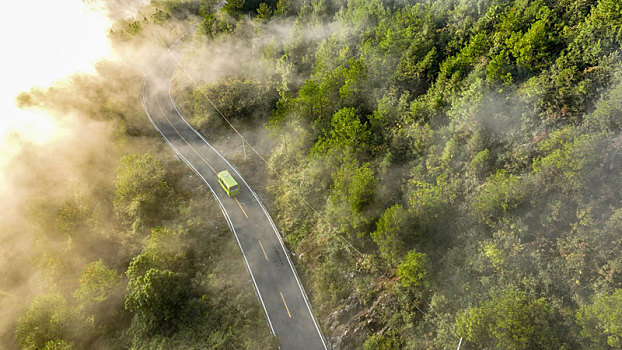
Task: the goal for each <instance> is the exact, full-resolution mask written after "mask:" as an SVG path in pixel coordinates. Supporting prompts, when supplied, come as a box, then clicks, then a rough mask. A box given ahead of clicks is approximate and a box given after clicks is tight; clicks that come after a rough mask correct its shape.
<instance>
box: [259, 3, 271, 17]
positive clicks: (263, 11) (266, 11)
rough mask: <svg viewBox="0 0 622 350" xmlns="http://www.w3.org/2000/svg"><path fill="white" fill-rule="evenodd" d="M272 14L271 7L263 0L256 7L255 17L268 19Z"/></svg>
mask: <svg viewBox="0 0 622 350" xmlns="http://www.w3.org/2000/svg"><path fill="white" fill-rule="evenodd" d="M272 14H273V11H272V9H271V8H270V7H269V6H268V5H267V4H266V3H265V2H262V3H261V4H259V7H258V8H257V19H260V20H268V19H270V17H272Z"/></svg>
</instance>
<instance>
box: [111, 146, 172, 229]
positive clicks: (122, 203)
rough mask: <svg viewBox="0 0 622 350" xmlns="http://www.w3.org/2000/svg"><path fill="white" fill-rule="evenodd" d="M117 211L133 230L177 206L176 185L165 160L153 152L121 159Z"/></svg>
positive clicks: (115, 198)
mask: <svg viewBox="0 0 622 350" xmlns="http://www.w3.org/2000/svg"><path fill="white" fill-rule="evenodd" d="M113 204H114V211H115V213H116V214H117V215H119V216H120V217H121V218H122V219H123V220H124V221H126V222H127V223H129V224H130V225H131V227H132V230H133V231H134V232H137V231H139V230H141V229H143V228H144V227H146V226H147V227H148V226H150V225H152V224H154V223H155V222H158V221H161V220H162V219H165V218H167V217H168V215H170V214H171V211H172V210H174V197H173V187H172V185H171V183H170V181H169V179H168V178H167V175H166V172H165V170H164V168H163V166H162V163H161V162H160V161H159V160H157V159H155V158H153V156H152V155H151V154H150V153H145V154H131V155H127V156H125V157H123V158H122V159H121V166H119V168H118V169H117V176H116V180H115V196H114V201H113Z"/></svg>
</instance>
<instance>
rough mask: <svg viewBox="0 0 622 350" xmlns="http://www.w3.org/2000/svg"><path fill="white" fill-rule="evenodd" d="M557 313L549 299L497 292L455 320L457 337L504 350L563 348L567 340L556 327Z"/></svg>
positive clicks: (517, 293) (513, 292)
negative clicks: (548, 301) (554, 323)
mask: <svg viewBox="0 0 622 350" xmlns="http://www.w3.org/2000/svg"><path fill="white" fill-rule="evenodd" d="M554 317H555V316H554V313H553V311H552V309H551V306H550V305H549V304H548V303H547V301H546V300H544V299H542V298H540V299H535V300H534V299H531V298H529V297H528V296H527V295H526V294H525V293H524V292H522V291H517V290H515V289H506V290H502V291H498V292H495V293H494V294H493V295H492V296H491V298H490V299H489V300H487V301H485V302H484V303H483V304H481V306H479V307H472V308H469V309H467V310H465V311H464V312H463V313H462V314H460V315H459V316H458V318H457V320H456V324H457V331H458V334H459V335H460V336H462V337H464V338H465V339H466V340H467V341H468V342H469V343H471V344H473V345H475V346H477V347H482V348H483V347H492V348H503V349H534V348H547V349H549V348H560V346H562V345H563V344H564V340H563V339H562V338H560V337H559V335H558V333H557V332H555V330H554V328H553V322H554Z"/></svg>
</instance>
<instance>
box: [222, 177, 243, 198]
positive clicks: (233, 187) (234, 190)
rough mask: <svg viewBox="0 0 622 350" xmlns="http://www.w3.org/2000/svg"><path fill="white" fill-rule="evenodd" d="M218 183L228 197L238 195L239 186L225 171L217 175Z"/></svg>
mask: <svg viewBox="0 0 622 350" xmlns="http://www.w3.org/2000/svg"><path fill="white" fill-rule="evenodd" d="M218 183H220V186H222V188H223V189H224V190H225V192H227V195H228V196H229V197H233V196H235V195H237V194H238V193H240V186H239V185H238V182H237V181H235V179H234V178H233V176H231V174H229V172H228V171H227V170H225V171H221V172H219V173H218Z"/></svg>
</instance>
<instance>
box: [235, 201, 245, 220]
mask: <svg viewBox="0 0 622 350" xmlns="http://www.w3.org/2000/svg"><path fill="white" fill-rule="evenodd" d="M233 199H235V202H236V203H238V207H240V209H242V213H244V217H246V218H247V219H248V215H246V210H244V208H242V204H240V202H239V201H238V199H237V198H235V197H233Z"/></svg>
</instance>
